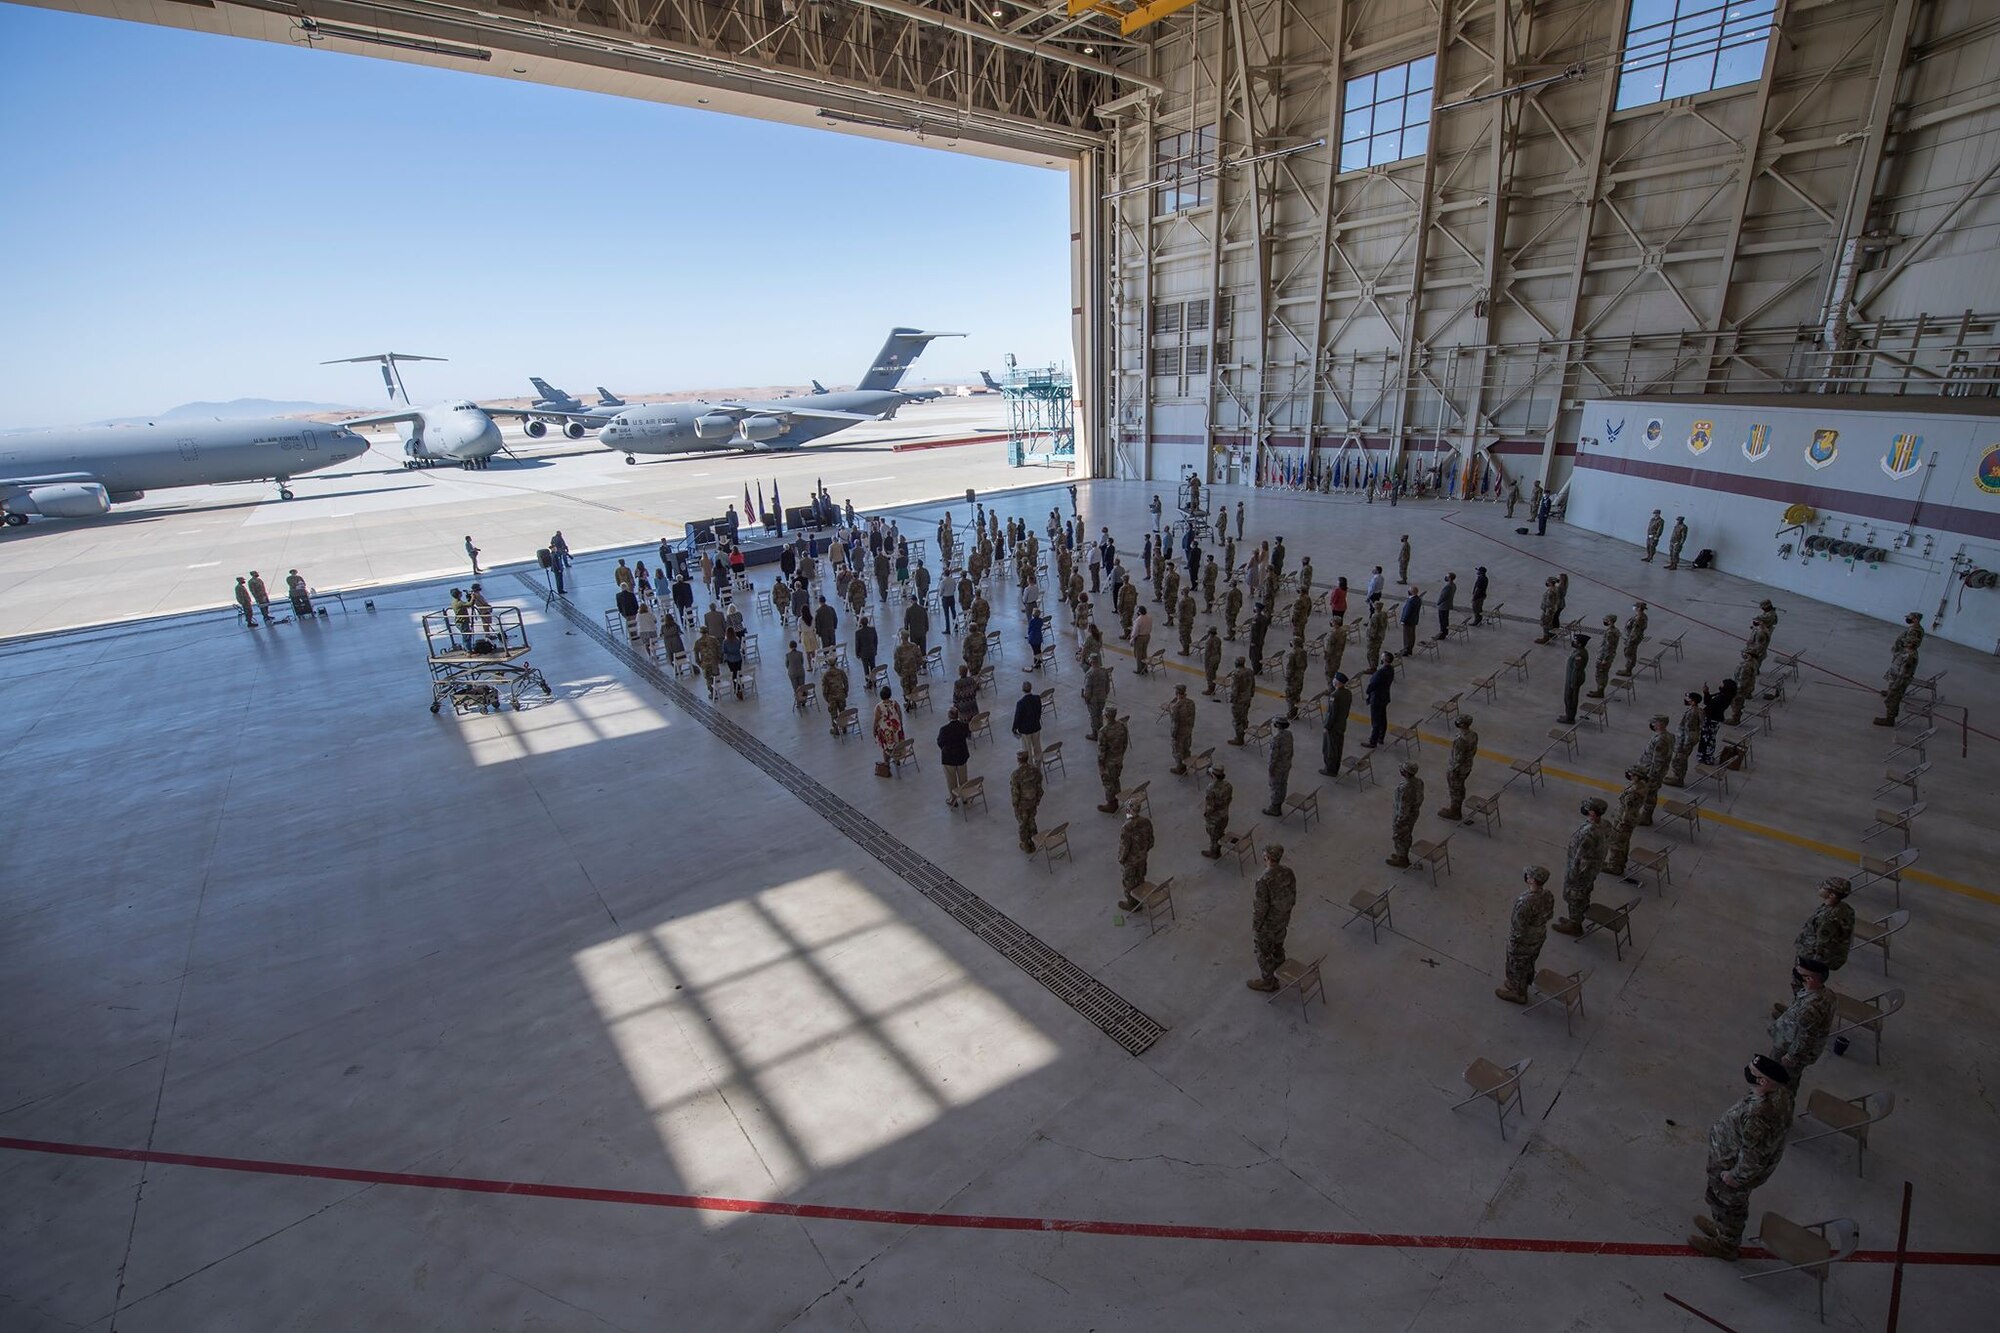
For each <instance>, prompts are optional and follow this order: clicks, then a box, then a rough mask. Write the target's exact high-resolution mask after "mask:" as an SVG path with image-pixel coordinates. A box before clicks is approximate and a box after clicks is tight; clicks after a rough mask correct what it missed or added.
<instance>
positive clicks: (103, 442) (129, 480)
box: [0, 418, 368, 527]
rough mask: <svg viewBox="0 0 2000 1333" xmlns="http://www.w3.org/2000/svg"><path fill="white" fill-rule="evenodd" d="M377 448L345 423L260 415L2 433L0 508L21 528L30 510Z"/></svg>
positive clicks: (66, 512)
mask: <svg viewBox="0 0 2000 1333" xmlns="http://www.w3.org/2000/svg"><path fill="white" fill-rule="evenodd" d="M366 452H368V441H367V440H365V439H363V438H361V436H359V435H356V434H355V433H354V432H353V431H351V430H348V429H346V428H345V427H342V426H325V425H320V424H319V423H317V422H311V421H288V420H284V419H282V418H259V419H251V420H244V421H188V422H180V421H176V422H170V423H167V424H165V425H153V424H147V425H143V426H76V427H71V428H69V429H66V430H45V431H26V432H23V433H21V434H18V435H0V513H4V514H5V515H6V521H7V522H8V524H10V525H12V526H15V527H18V526H20V525H21V524H23V523H26V522H27V521H28V516H29V515H31V514H39V515H41V516H43V517H45V518H92V517H95V516H96V515H99V514H103V513H108V512H109V511H110V509H111V506H112V505H114V504H124V503H126V502H128V501H132V500H137V499H140V498H142V497H143V496H144V495H145V494H146V492H147V491H164V490H169V489H171V488H173V487H175V486H207V485H211V484H213V483H215V482H224V481H265V480H273V481H276V482H277V483H278V498H280V499H283V500H289V499H291V498H292V490H291V487H289V486H287V485H286V484H285V483H286V482H288V481H290V480H291V479H292V478H293V477H295V476H297V475H299V474H300V473H302V472H315V471H318V470H319V469H320V468H323V467H332V466H333V465H334V464H335V463H344V462H346V461H347V460H348V459H350V458H358V457H360V456H361V455H362V454H364V453H366Z"/></svg>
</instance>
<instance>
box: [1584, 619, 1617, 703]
mask: <svg viewBox="0 0 2000 1333" xmlns="http://www.w3.org/2000/svg"><path fill="white" fill-rule="evenodd" d="M1598 636H1599V638H1600V639H1601V640H1602V642H1600V643H1599V644H1598V645H1597V679H1596V680H1595V681H1594V682H1592V688H1591V691H1590V697H1591V698H1593V699H1602V698H1603V697H1604V691H1605V687H1607V686H1608V685H1610V684H1611V664H1612V663H1613V662H1615V661H1617V660H1618V617H1617V616H1606V617H1604V628H1603V629H1601V630H1599V631H1598Z"/></svg>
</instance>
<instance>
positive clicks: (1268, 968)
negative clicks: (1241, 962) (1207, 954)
mask: <svg viewBox="0 0 2000 1333" xmlns="http://www.w3.org/2000/svg"><path fill="white" fill-rule="evenodd" d="M1284 862H1285V849H1284V847H1283V846H1281V845H1280V844H1278V843H1275V842H1274V843H1272V844H1271V845H1270V846H1269V847H1266V848H1265V849H1264V873H1263V874H1261V875H1259V876H1257V896H1256V897H1255V898H1254V899H1253V900H1252V902H1251V906H1250V939H1251V943H1252V944H1253V946H1254V947H1255V948H1256V950H1257V975H1256V976H1255V977H1254V978H1252V979H1251V980H1249V981H1247V982H1245V983H1244V984H1245V985H1247V986H1249V987H1250V989H1251V990H1254V991H1264V992H1266V993H1269V992H1271V991H1274V990H1276V989H1278V968H1279V967H1280V966H1281V965H1282V964H1283V963H1284V961H1285V936H1286V934H1287V933H1289V932H1290V930H1291V928H1292V908H1293V907H1294V906H1295V905H1296V904H1297V903H1298V900H1299V877H1298V876H1297V875H1295V874H1293V873H1292V869H1291V867H1290V866H1287V865H1286V864H1285V863H1284Z"/></svg>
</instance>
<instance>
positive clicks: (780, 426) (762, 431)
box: [736, 417, 789, 443]
mask: <svg viewBox="0 0 2000 1333" xmlns="http://www.w3.org/2000/svg"><path fill="white" fill-rule="evenodd" d="M788 424H789V423H788V422H786V420H785V419H784V418H783V417H745V418H743V420H741V421H740V422H738V423H737V430H736V434H737V437H738V438H739V439H744V440H750V441H752V442H753V443H754V442H756V441H760V440H768V439H770V438H771V437H772V436H773V435H783V434H784V433H785V430H786V428H787V426H788Z"/></svg>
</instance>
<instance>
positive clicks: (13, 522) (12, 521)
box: [7, 514, 28, 528]
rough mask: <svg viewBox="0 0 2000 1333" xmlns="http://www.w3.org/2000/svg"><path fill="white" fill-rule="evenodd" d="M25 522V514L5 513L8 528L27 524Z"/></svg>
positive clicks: (26, 520) (26, 517) (26, 518)
mask: <svg viewBox="0 0 2000 1333" xmlns="http://www.w3.org/2000/svg"><path fill="white" fill-rule="evenodd" d="M27 522H28V516H27V515H26V514H9V515H7V526H8V527H10V528H19V527H25V526H26V525H27Z"/></svg>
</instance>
